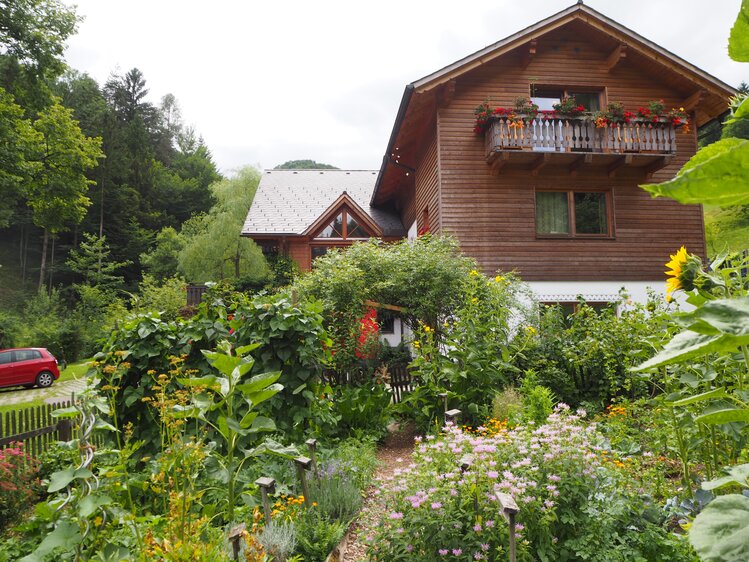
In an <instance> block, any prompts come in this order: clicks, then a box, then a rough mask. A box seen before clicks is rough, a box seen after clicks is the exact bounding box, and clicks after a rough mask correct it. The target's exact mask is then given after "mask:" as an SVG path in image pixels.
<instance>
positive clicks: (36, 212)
mask: <svg viewBox="0 0 749 562" xmlns="http://www.w3.org/2000/svg"><path fill="white" fill-rule="evenodd" d="M32 126H33V127H34V130H35V131H36V132H37V133H38V134H39V135H40V139H41V141H40V143H39V144H38V145H37V146H36V147H35V150H34V155H33V157H32V158H33V160H34V162H35V163H36V172H35V173H34V174H33V179H32V180H31V181H29V183H28V184H27V186H26V190H25V191H26V193H25V196H26V200H27V203H28V205H29V207H30V208H31V210H32V213H33V214H32V217H33V220H34V224H36V225H37V226H39V227H41V228H44V229H45V230H49V231H50V232H62V231H64V230H66V229H67V228H69V227H70V226H71V225H74V224H79V223H80V222H81V221H82V220H83V217H84V216H85V213H86V208H87V207H88V206H89V205H90V204H91V200H90V199H89V198H88V197H87V193H88V186H89V184H90V183H91V182H90V180H89V179H88V178H87V177H86V172H87V171H88V170H89V169H91V168H93V167H95V166H96V165H97V164H98V160H99V158H101V157H102V156H103V153H102V151H101V139H99V138H89V137H86V136H85V135H84V134H83V133H82V132H81V129H80V127H79V126H78V122H77V121H75V120H74V119H73V117H72V111H71V110H70V109H67V108H65V107H63V106H62V105H61V104H60V103H59V100H55V101H54V103H53V104H52V105H51V106H50V107H48V108H46V109H45V110H44V111H43V112H42V113H41V114H40V115H39V118H38V119H36V120H35V121H34V123H33V125H32Z"/></svg>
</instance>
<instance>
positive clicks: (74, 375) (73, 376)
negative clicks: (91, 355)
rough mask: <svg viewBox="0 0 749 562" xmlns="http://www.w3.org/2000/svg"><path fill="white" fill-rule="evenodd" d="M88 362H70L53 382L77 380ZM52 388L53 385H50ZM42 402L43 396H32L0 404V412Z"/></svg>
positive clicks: (84, 372) (83, 373)
mask: <svg viewBox="0 0 749 562" xmlns="http://www.w3.org/2000/svg"><path fill="white" fill-rule="evenodd" d="M90 363H91V359H83V360H81V361H78V362H77V363H71V364H70V365H68V366H67V367H66V368H65V370H64V371H61V372H60V378H59V379H57V380H56V381H55V382H54V384H55V385H57V384H60V383H61V382H65V381H72V380H78V379H81V378H83V377H85V376H86V373H87V372H88V369H89V364H90ZM19 388H20V387H19ZM52 388H54V385H53V386H52ZM19 392H22V391H19ZM34 394H36V393H34ZM34 394H29V396H33V395H34ZM42 404H44V398H33V399H29V400H28V402H21V403H15V404H8V405H6V406H3V405H0V414H3V413H4V412H8V411H10V410H18V409H19V408H29V407H33V406H41V405H42Z"/></svg>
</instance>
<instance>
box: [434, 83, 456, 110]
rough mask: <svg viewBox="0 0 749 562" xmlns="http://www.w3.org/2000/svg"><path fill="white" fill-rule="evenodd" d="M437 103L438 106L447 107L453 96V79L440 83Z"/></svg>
mask: <svg viewBox="0 0 749 562" xmlns="http://www.w3.org/2000/svg"><path fill="white" fill-rule="evenodd" d="M437 97H438V100H437V105H438V106H439V107H447V106H448V105H450V102H452V101H453V98H455V79H453V80H450V81H449V82H446V83H445V84H442V86H440V89H439V94H438V96H437Z"/></svg>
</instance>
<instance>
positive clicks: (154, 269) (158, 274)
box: [140, 226, 185, 281]
mask: <svg viewBox="0 0 749 562" xmlns="http://www.w3.org/2000/svg"><path fill="white" fill-rule="evenodd" d="M184 247H185V242H184V240H183V238H182V237H180V235H179V234H177V231H176V230H174V229H173V228H172V227H171V226H167V227H165V228H163V229H162V230H161V232H159V233H158V234H157V235H156V240H155V242H154V246H153V249H152V250H151V251H150V252H147V253H144V254H141V255H140V263H141V265H142V266H143V269H144V270H145V271H146V272H147V273H149V274H150V275H152V276H153V277H154V278H155V279H157V280H158V281H163V280H164V279H167V278H169V277H173V276H174V275H176V274H177V270H178V267H179V253H180V252H181V251H182V249H183V248H184Z"/></svg>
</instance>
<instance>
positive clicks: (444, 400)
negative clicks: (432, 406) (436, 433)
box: [437, 392, 447, 421]
mask: <svg viewBox="0 0 749 562" xmlns="http://www.w3.org/2000/svg"><path fill="white" fill-rule="evenodd" d="M437 396H439V397H440V398H442V402H443V403H444V408H443V410H442V411H443V412H445V413H447V392H440V393H439V394H438V395H437ZM445 421H447V420H445Z"/></svg>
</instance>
